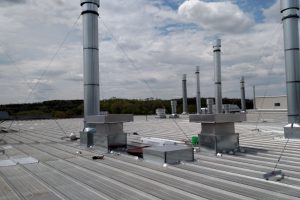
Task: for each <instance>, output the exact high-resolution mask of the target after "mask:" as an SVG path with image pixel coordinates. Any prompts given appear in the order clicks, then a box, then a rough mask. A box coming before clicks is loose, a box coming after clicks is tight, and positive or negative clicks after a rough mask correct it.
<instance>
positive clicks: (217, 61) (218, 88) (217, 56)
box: [213, 39, 222, 113]
mask: <svg viewBox="0 0 300 200" xmlns="http://www.w3.org/2000/svg"><path fill="white" fill-rule="evenodd" d="M213 52H214V65H215V101H216V113H222V80H221V40H220V39H216V40H215V43H214V45H213Z"/></svg>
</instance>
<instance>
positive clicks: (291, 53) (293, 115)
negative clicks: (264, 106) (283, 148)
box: [281, 0, 300, 138]
mask: <svg viewBox="0 0 300 200" xmlns="http://www.w3.org/2000/svg"><path fill="white" fill-rule="evenodd" d="M298 10H299V1H298V0H281V13H282V23H283V33H284V50H285V73H286V88H287V101H288V123H289V124H288V125H287V126H285V127H284V135H285V137H286V138H300V127H299V126H300V125H299V124H300V123H299V122H300V103H299V102H300V68H299V67H300V66H299V64H300V62H299V28H298V18H299V15H298Z"/></svg>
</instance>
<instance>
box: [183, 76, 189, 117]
mask: <svg viewBox="0 0 300 200" xmlns="http://www.w3.org/2000/svg"><path fill="white" fill-rule="evenodd" d="M182 106H183V107H182V114H184V115H185V114H187V113H188V104H187V87H186V74H183V76H182Z"/></svg>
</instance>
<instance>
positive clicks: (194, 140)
mask: <svg viewBox="0 0 300 200" xmlns="http://www.w3.org/2000/svg"><path fill="white" fill-rule="evenodd" d="M198 142H199V138H198V136H197V135H194V136H192V144H193V145H196V144H198Z"/></svg>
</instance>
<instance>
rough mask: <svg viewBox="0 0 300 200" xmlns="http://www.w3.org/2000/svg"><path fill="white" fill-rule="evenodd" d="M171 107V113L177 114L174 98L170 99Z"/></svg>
mask: <svg viewBox="0 0 300 200" xmlns="http://www.w3.org/2000/svg"><path fill="white" fill-rule="evenodd" d="M171 109H172V114H173V115H176V114H177V101H176V100H171Z"/></svg>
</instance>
